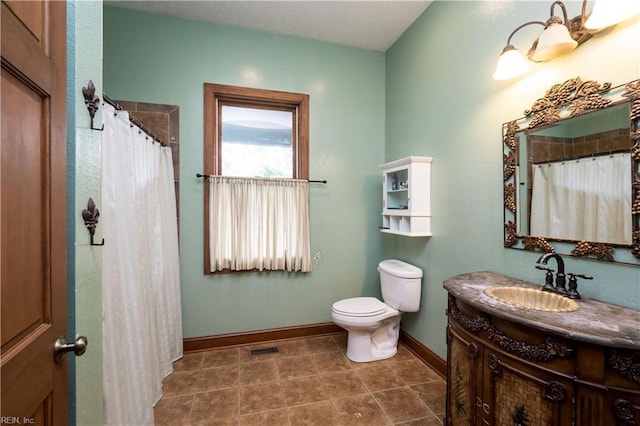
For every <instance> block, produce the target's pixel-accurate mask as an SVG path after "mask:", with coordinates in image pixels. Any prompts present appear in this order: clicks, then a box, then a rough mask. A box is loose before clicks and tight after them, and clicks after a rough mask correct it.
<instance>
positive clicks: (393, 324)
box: [331, 259, 422, 362]
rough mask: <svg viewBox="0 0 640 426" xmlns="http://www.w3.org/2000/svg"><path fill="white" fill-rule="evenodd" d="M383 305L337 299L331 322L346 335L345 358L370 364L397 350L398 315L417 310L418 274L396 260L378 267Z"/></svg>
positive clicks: (369, 299)
mask: <svg viewBox="0 0 640 426" xmlns="http://www.w3.org/2000/svg"><path fill="white" fill-rule="evenodd" d="M378 272H380V286H381V288H382V299H383V300H384V303H383V302H381V301H379V300H378V299H376V298H375V297H354V298H351V299H343V300H339V301H337V302H336V303H334V304H333V307H332V309H331V311H332V317H333V322H335V323H336V324H338V325H339V326H340V327H342V328H344V329H345V330H347V331H348V332H349V335H348V341H347V358H349V359H350V360H352V361H356V362H370V361H377V360H380V359H386V358H391V357H392V356H394V355H395V354H396V352H397V351H398V336H399V333H400V316H401V315H402V313H403V312H416V311H418V309H419V308H420V293H421V290H422V271H421V270H420V268H418V267H416V266H413V265H410V264H408V263H405V262H402V261H400V260H396V259H389V260H383V261H382V262H380V263H379V264H378Z"/></svg>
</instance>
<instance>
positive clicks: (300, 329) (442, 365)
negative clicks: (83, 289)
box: [182, 322, 447, 378]
mask: <svg viewBox="0 0 640 426" xmlns="http://www.w3.org/2000/svg"><path fill="white" fill-rule="evenodd" d="M336 333H344V329H343V328H341V327H339V326H337V325H336V324H335V323H333V322H324V323H317V324H308V325H299V326H295V327H283V328H273V329H269V330H257V331H248V332H244V333H232V334H219V335H216V336H205V337H190V338H187V339H184V340H183V344H182V347H183V350H184V352H185V353H188V352H199V351H206V350H210V349H219V348H226V347H230V346H240V345H250V344H255V343H264V342H269V341H272V340H284V339H297V338H301V337H312V336H321V335H324V334H336ZM400 341H401V342H402V343H403V344H404V345H405V346H406V347H407V349H409V350H410V351H411V352H413V354H414V355H415V356H416V357H418V358H419V359H420V360H421V361H422V362H424V363H425V364H427V365H428V366H430V367H431V368H433V369H434V370H435V371H436V372H437V373H438V374H439V375H440V376H442V377H443V378H444V377H446V376H447V363H446V361H445V360H443V359H442V358H440V357H439V356H438V355H436V354H435V353H434V352H433V351H432V350H431V349H429V348H427V347H426V346H424V345H423V344H422V343H420V342H419V341H417V340H416V339H414V338H413V337H411V336H410V335H409V334H407V333H406V332H405V331H404V330H400Z"/></svg>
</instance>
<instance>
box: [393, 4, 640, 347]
mask: <svg viewBox="0 0 640 426" xmlns="http://www.w3.org/2000/svg"><path fill="white" fill-rule="evenodd" d="M565 3H566V4H567V7H568V8H569V11H570V15H571V16H573V15H575V14H578V13H579V11H580V4H581V3H578V2H565ZM548 14H549V4H548V2H536V1H528V2H524V1H517V2H514V1H510V2H506V1H501V2H498V1H496V2H492V1H482V2H480V1H466V2H464V1H460V2H450V1H446V2H445V1H436V2H434V3H433V4H432V5H431V6H429V8H428V9H427V10H426V12H425V13H423V14H422V16H421V17H420V18H419V19H418V20H417V21H416V22H415V23H414V25H413V26H412V27H411V28H410V29H409V30H408V31H406V32H405V33H404V34H403V36H402V38H401V39H400V40H399V41H398V42H397V43H396V44H395V45H394V46H393V47H392V48H391V49H390V50H389V51H387V55H386V114H385V123H386V144H385V158H386V159H387V160H391V159H395V158H399V157H403V156H405V155H409V154H412V155H429V156H433V157H434V160H433V168H432V195H431V206H432V207H431V211H432V215H433V217H432V229H433V236H432V237H431V238H429V239H428V240H409V239H406V238H402V237H393V236H387V237H385V238H384V239H383V246H384V254H385V256H395V257H398V258H401V259H403V260H406V261H409V262H412V263H415V264H416V265H418V266H420V267H422V268H423V270H424V271H425V274H426V280H425V286H424V291H423V299H422V309H421V310H420V312H418V313H417V314H415V315H410V316H409V315H407V316H406V317H405V319H404V323H403V327H404V328H405V329H406V331H407V332H408V333H409V334H411V335H412V336H414V337H415V338H417V339H418V340H420V341H421V342H422V343H424V344H425V345H427V346H428V347H429V348H430V349H432V350H434V351H435V352H436V353H438V354H439V355H440V356H443V357H444V355H445V353H446V341H445V326H446V317H445V315H444V311H445V307H446V303H447V295H446V292H445V291H444V290H443V289H442V281H443V280H445V279H446V278H448V277H450V276H453V275H456V274H459V273H463V272H468V271H477V270H491V271H495V272H499V273H503V274H506V275H510V276H514V277H517V278H521V279H526V280H529V281H532V282H538V283H542V282H543V278H544V277H543V274H542V273H541V271H538V270H536V269H534V266H533V265H534V263H535V261H536V259H537V258H538V256H539V254H536V253H531V252H524V251H520V250H513V249H505V248H503V245H502V241H503V225H502V224H503V207H502V206H503V200H502V149H503V148H502V134H501V132H502V128H501V124H502V123H504V122H506V121H509V120H512V119H515V118H518V117H521V116H522V115H523V111H524V110H525V109H526V108H529V107H530V106H531V105H532V104H533V102H534V101H535V100H536V99H537V98H539V97H542V96H543V95H544V92H545V91H546V90H547V89H548V88H549V87H551V86H552V85H553V84H556V83H560V82H564V81H565V80H567V79H569V78H573V77H576V76H580V77H581V78H583V79H587V80H597V81H600V82H605V81H609V82H612V83H613V84H614V85H618V84H622V83H625V82H627V81H630V80H634V79H637V78H638V77H640V23H638V22H637V20H636V21H635V22H633V23H631V24H626V25H622V26H621V28H618V29H617V30H616V31H609V32H608V34H601V35H597V36H595V37H594V38H592V39H591V40H590V41H589V42H587V44H585V45H583V46H581V47H579V48H578V49H577V50H575V51H574V52H572V53H570V54H568V55H566V56H564V57H562V58H558V59H556V60H554V61H552V62H548V63H544V64H532V65H533V66H532V68H531V69H530V71H529V73H528V74H527V75H526V76H524V77H523V78H520V79H517V80H514V81H507V82H497V81H494V80H493V79H492V78H491V75H492V73H493V71H494V69H495V65H496V63H497V60H498V56H499V54H500V52H501V51H502V48H503V47H504V45H505V44H506V39H507V37H508V36H509V34H510V33H511V31H513V29H515V28H516V27H517V26H518V25H519V24H521V23H523V22H526V21H529V20H542V19H545V17H547V16H548ZM533 28H534V33H535V32H536V31H538V32H539V29H535V27H533ZM534 38H535V35H528V34H527V32H526V31H523V32H519V33H518V34H516V36H515V37H514V38H513V40H512V42H513V43H514V44H515V45H516V46H518V47H519V48H520V50H521V51H523V52H526V50H527V49H528V47H529V46H528V45H527V43H530V42H531V41H532V40H533V39H534ZM565 259H566V260H565V263H566V267H567V270H568V271H572V272H579V273H586V274H591V275H593V276H594V277H595V278H594V280H593V281H587V282H583V283H582V284H581V286H580V291H581V293H582V295H583V296H584V297H591V298H597V299H601V300H604V301H608V302H611V303H616V304H620V305H624V306H629V307H632V308H635V309H640V268H638V267H634V266H628V265H621V264H611V263H605V262H597V261H590V260H581V259H577V258H573V257H567V258H565Z"/></svg>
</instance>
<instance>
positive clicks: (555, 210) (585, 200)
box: [531, 153, 631, 244]
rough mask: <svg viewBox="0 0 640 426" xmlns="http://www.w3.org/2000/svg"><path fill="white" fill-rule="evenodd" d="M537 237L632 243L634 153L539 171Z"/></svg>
mask: <svg viewBox="0 0 640 426" xmlns="http://www.w3.org/2000/svg"><path fill="white" fill-rule="evenodd" d="M531 235H540V236H547V237H551V238H559V239H568V240H576V241H596V242H608V243H617V244H631V160H630V154H628V153H624V154H614V155H606V156H598V157H593V158H584V159H580V160H571V161H564V162H554V163H547V164H539V165H536V166H534V170H533V192H532V197H531Z"/></svg>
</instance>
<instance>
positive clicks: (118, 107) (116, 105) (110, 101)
mask: <svg viewBox="0 0 640 426" xmlns="http://www.w3.org/2000/svg"><path fill="white" fill-rule="evenodd" d="M102 100H103V101H104V102H106V103H108V104H109V105H111V106H112V107H114V108H115V109H116V110H117V111H126V110H125V108H123V107H122V105H120V104H119V103H117V102H116V101H114V100H113V99H111V98H109V97H108V96H107V95H106V94H105V93H104V92H102ZM129 121H130V122H131V123H132V124H135V125H136V126H138V128H140V130H142V131H143V132H144V133H146V135H147V136H149V137H150V138H151V139H153V140H154V141H156V142H158V143H159V144H160V145H162V146H169V145H167V144H166V143H164V142H162V141H161V140H160V138H159V137H157V136H156V135H154V134H153V133H151V130H149V129H147V128H146V127H145V126H144V125H143V124H142V123H141V122H139V121H138V120H136V119H135V117H134V116H133V115H131V113H129Z"/></svg>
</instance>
